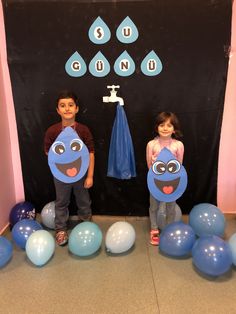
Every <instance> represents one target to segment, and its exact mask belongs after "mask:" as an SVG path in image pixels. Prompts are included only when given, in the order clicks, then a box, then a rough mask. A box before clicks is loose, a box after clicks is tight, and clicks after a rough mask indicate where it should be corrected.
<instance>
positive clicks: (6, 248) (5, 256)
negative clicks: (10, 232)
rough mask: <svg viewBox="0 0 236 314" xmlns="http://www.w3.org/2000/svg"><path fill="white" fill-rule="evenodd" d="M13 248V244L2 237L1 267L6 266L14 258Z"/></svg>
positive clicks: (0, 249)
mask: <svg viewBox="0 0 236 314" xmlns="http://www.w3.org/2000/svg"><path fill="white" fill-rule="evenodd" d="M12 251H13V246H12V244H11V242H10V241H9V240H8V239H6V238H5V237H3V236H0V267H3V266H5V265H6V264H7V263H8V262H9V260H10V259H11V257H12Z"/></svg>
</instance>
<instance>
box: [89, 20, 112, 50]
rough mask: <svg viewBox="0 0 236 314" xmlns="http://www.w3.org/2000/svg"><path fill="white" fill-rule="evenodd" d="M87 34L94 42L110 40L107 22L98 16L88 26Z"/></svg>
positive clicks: (100, 42)
mask: <svg viewBox="0 0 236 314" xmlns="http://www.w3.org/2000/svg"><path fill="white" fill-rule="evenodd" d="M88 36H89V39H90V40H91V41H92V42H93V43H94V44H97V45H102V44H105V43H106V42H108V41H109V40H110V38H111V32H110V29H109V28H108V26H107V24H106V23H105V22H104V21H103V20H102V19H101V17H100V16H99V17H97V18H96V20H95V21H94V22H93V24H92V25H91V26H90V28H89V32H88Z"/></svg>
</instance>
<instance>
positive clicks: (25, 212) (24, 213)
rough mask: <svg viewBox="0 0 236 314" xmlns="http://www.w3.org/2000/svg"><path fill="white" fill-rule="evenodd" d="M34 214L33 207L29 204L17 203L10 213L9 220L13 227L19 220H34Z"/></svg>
mask: <svg viewBox="0 0 236 314" xmlns="http://www.w3.org/2000/svg"><path fill="white" fill-rule="evenodd" d="M35 218H36V213H35V208H34V205H33V204H31V203H29V202H21V203H17V204H16V205H15V206H14V207H13V208H12V209H11V212H10V216H9V220H10V224H11V226H12V227H13V226H14V225H15V224H16V223H17V222H18V221H19V220H22V219H35Z"/></svg>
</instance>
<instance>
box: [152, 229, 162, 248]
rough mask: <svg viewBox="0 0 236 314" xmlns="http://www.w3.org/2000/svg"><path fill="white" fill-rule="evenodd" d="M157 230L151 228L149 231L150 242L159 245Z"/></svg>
mask: <svg viewBox="0 0 236 314" xmlns="http://www.w3.org/2000/svg"><path fill="white" fill-rule="evenodd" d="M159 236H160V234H159V230H154V229H153V230H151V231H150V243H151V244H152V245H159Z"/></svg>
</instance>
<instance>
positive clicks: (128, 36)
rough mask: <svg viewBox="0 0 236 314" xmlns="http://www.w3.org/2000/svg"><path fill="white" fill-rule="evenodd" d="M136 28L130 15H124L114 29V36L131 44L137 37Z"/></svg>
mask: <svg viewBox="0 0 236 314" xmlns="http://www.w3.org/2000/svg"><path fill="white" fill-rule="evenodd" d="M138 35H139V34H138V29H137V27H136V26H135V24H134V22H133V21H132V20H131V18H130V17H128V16H127V17H126V18H125V19H124V20H123V21H122V22H121V24H120V25H119V27H118V28H117V30H116V37H117V38H118V40H119V41H120V42H122V43H124V44H131V43H133V42H134V41H136V40H137V39H138Z"/></svg>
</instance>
